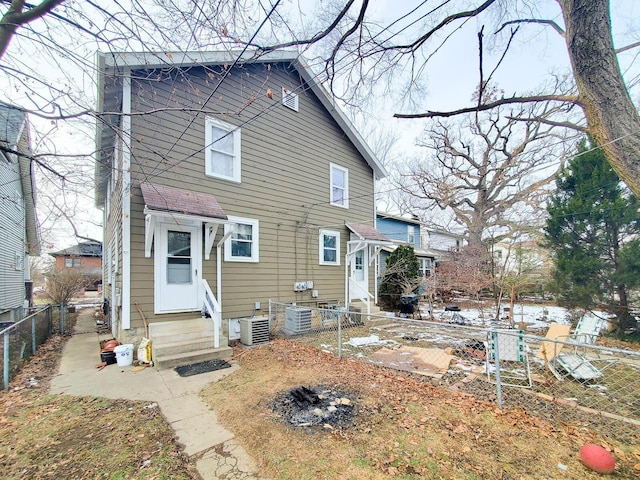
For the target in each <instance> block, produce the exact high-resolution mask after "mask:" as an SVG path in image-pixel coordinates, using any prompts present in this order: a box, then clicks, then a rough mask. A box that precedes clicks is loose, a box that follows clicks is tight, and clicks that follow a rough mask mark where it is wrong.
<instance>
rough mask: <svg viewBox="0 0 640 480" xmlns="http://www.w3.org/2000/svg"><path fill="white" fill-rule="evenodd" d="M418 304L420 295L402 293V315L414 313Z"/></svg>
mask: <svg viewBox="0 0 640 480" xmlns="http://www.w3.org/2000/svg"><path fill="white" fill-rule="evenodd" d="M417 306H418V295H416V294H415V293H407V294H404V295H400V315H401V316H402V315H413V313H414V312H415V308H416V307H417Z"/></svg>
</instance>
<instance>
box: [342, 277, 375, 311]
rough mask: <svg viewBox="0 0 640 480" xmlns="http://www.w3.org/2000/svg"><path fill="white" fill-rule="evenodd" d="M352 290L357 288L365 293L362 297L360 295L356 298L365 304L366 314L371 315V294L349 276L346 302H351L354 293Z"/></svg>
mask: <svg viewBox="0 0 640 480" xmlns="http://www.w3.org/2000/svg"><path fill="white" fill-rule="evenodd" d="M354 290H359V291H360V292H361V293H364V294H365V296H364V297H362V296H360V297H358V300H360V301H361V302H362V303H364V304H365V305H366V306H367V315H371V300H372V299H373V295H372V294H371V293H370V292H368V291H367V290H366V289H365V288H364V287H363V286H362V285H360V284H359V283H358V282H356V281H355V280H353V279H352V278H349V299H348V300H349V302H348V303H351V302H352V301H353V300H354V295H353V294H352V292H353V291H354ZM347 306H348V305H347Z"/></svg>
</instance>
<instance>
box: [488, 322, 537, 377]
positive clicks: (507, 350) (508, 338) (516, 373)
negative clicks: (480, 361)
mask: <svg viewBox="0 0 640 480" xmlns="http://www.w3.org/2000/svg"><path fill="white" fill-rule="evenodd" d="M485 358H486V360H485V362H486V370H487V378H488V380H489V381H490V382H495V380H492V379H491V374H492V372H493V374H494V376H495V371H496V369H497V367H498V365H497V361H496V359H498V360H499V361H500V365H499V367H500V371H499V373H500V383H501V384H502V385H509V386H512V387H525V388H527V387H531V369H530V368H529V357H528V356H527V345H526V343H525V340H524V331H523V330H511V329H499V330H491V331H490V332H489V333H488V338H487V355H486V357H485ZM518 364H522V365H518ZM523 369H524V370H523Z"/></svg>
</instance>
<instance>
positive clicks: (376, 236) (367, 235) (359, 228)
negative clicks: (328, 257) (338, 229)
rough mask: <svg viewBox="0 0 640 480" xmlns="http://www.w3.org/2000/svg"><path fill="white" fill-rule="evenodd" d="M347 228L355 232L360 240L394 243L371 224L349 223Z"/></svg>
mask: <svg viewBox="0 0 640 480" xmlns="http://www.w3.org/2000/svg"><path fill="white" fill-rule="evenodd" d="M346 226H347V228H348V229H349V230H351V231H352V232H353V233H355V234H356V235H357V236H358V238H359V240H361V241H363V242H365V243H369V244H371V243H377V244H381V245H393V242H391V240H389V239H388V238H387V237H386V236H385V235H383V234H382V233H380V232H379V231H378V230H376V229H375V228H374V227H371V226H369V225H362V224H360V223H347V224H346Z"/></svg>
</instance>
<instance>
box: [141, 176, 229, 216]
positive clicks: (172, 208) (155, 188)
mask: <svg viewBox="0 0 640 480" xmlns="http://www.w3.org/2000/svg"><path fill="white" fill-rule="evenodd" d="M140 188H141V189H142V197H143V198H144V203H145V204H146V207H147V209H148V210H153V211H157V212H163V213H177V214H182V215H190V216H196V217H205V218H213V219H219V220H227V215H226V214H225V213H224V210H222V207H221V206H220V204H219V203H218V200H217V199H216V197H214V196H213V195H210V194H207V193H198V192H192V191H190V190H183V189H182V188H175V187H167V186H164V185H155V184H151V183H141V184H140Z"/></svg>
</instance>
